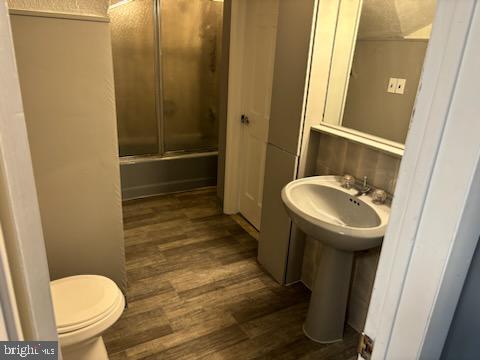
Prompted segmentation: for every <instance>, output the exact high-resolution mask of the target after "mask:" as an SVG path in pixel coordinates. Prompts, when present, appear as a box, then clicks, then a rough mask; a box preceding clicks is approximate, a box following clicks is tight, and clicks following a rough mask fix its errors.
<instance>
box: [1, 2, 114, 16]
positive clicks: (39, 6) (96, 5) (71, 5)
mask: <svg viewBox="0 0 480 360" xmlns="http://www.w3.org/2000/svg"><path fill="white" fill-rule="evenodd" d="M108 4H109V2H108V0H8V7H9V8H10V9H20V10H35V11H53V12H61V13H68V14H81V15H95V16H107V10H108Z"/></svg>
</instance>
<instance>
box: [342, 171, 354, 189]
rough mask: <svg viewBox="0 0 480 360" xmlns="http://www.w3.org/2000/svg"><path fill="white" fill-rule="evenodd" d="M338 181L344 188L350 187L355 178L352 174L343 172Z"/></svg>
mask: <svg viewBox="0 0 480 360" xmlns="http://www.w3.org/2000/svg"><path fill="white" fill-rule="evenodd" d="M340 182H341V184H342V187H344V188H345V189H351V188H352V187H353V185H355V178H354V177H353V176H352V175H349V174H345V175H343V176H342V179H341V181H340Z"/></svg>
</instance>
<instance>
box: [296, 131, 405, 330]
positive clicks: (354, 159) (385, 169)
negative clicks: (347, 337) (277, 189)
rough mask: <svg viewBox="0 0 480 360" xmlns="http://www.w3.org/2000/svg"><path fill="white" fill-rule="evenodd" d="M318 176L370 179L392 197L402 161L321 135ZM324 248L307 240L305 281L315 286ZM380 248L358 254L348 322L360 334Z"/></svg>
mask: <svg viewBox="0 0 480 360" xmlns="http://www.w3.org/2000/svg"><path fill="white" fill-rule="evenodd" d="M316 136H319V137H320V138H319V141H318V155H317V158H316V166H315V175H344V174H350V175H353V176H354V177H356V178H357V179H363V177H364V176H367V178H368V183H369V184H371V185H373V186H374V187H376V188H380V189H384V190H386V191H387V192H389V193H391V194H393V193H394V190H395V185H396V182H397V176H398V170H399V167H400V161H401V158H398V157H395V156H392V155H389V154H386V153H383V152H380V151H378V150H375V149H372V148H369V147H367V146H365V145H361V144H357V143H353V142H350V141H348V140H347V139H343V138H340V137H336V136H331V135H328V134H319V133H317V134H316ZM321 252H322V245H321V244H320V243H319V242H318V241H315V240H313V239H309V238H308V237H307V240H306V244H305V252H304V259H303V267H302V281H303V282H304V283H305V284H306V285H307V286H309V287H311V285H312V284H313V276H314V274H315V270H316V265H317V264H318V261H319V259H320V255H321ZM379 256H380V248H377V249H371V250H367V251H361V252H357V253H356V254H355V263H354V266H353V276H352V283H351V288H350V298H349V302H348V311H347V322H348V323H349V324H350V325H351V326H352V327H353V328H355V329H356V330H358V331H361V330H363V327H364V325H365V319H366V316H367V310H368V304H369V301H370V295H371V292H372V288H373V282H374V279H375V273H376V270H377V264H378V259H379Z"/></svg>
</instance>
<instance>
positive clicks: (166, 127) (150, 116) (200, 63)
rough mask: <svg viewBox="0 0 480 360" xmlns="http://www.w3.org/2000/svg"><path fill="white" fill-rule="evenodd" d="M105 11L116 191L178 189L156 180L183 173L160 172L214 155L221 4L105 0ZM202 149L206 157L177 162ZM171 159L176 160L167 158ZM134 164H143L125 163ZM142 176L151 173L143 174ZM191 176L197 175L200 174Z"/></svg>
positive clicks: (209, 0) (198, 0) (182, 0)
mask: <svg viewBox="0 0 480 360" xmlns="http://www.w3.org/2000/svg"><path fill="white" fill-rule="evenodd" d="M109 15H110V21H111V35H112V55H113V64H114V77H115V95H116V108H117V127H118V142H119V154H120V157H121V164H122V168H121V170H122V187H123V190H124V195H125V187H126V186H130V188H132V187H137V188H138V187H139V186H140V187H144V188H145V187H148V186H150V185H152V186H156V188H155V189H148V190H147V192H146V193H145V194H143V193H142V192H141V191H134V192H135V194H136V195H135V194H134V195H127V197H136V196H143V195H149V194H154V193H159V192H164V191H165V190H178V189H177V187H175V186H173V188H172V187H171V186H170V187H168V186H167V187H166V188H165V189H164V187H165V186H164V185H165V184H163V183H162V182H164V181H163V180H162V179H163V178H165V176H167V177H166V178H165V179H166V180H165V181H167V182H169V183H172V181H173V182H175V181H177V180H178V181H180V182H183V183H185V176H187V177H188V176H190V175H185V174H184V175H185V176H183V177H182V176H181V177H180V178H179V179H177V178H176V177H175V174H171V173H170V174H166V172H172V171H177V172H178V171H185V170H184V169H183V168H184V166H189V167H192V166H193V167H195V166H198V167H204V166H207V167H210V168H211V167H212V166H213V162H214V161H215V160H214V159H213V158H212V154H214V153H215V151H216V150H217V146H218V107H219V106H218V103H219V100H218V99H219V97H218V94H219V68H220V65H221V47H222V16H223V2H222V1H219V0H121V1H118V0H117V1H115V0H113V1H111V5H110V8H109ZM203 155H205V156H207V157H210V159H203V160H201V159H200V160H196V161H195V162H194V163H192V161H190V163H188V164H187V163H186V162H185V161H183V162H182V161H181V159H183V158H195V159H199V158H201V157H203ZM176 159H179V161H180V162H179V163H178V164H172V161H174V160H176ZM161 160H168V161H169V163H168V164H167V163H165V162H161ZM201 161H206V162H207V163H208V164H207V163H204V164H203V163H201ZM145 162H155V163H154V164H149V165H146V164H145ZM134 163H135V164H139V163H142V164H143V165H142V166H143V169H140V168H139V167H138V166H137V167H135V168H131V169H128V168H127V167H128V166H127V165H131V164H134ZM175 169H177V170H175ZM182 169H183V170H182ZM139 171H141V172H143V173H139ZM199 171H200V172H202V171H205V169H199ZM146 173H147V174H146ZM148 174H153V176H154V178H151V179H147V178H145V176H146V175H148ZM142 176H143V178H142ZM159 176H160V178H161V179H160V178H159ZM162 176H163V177H162ZM192 176H194V177H196V179H197V180H198V179H200V178H202V179H204V178H205V176H206V174H205V173H202V174H196V175H195V174H194V175H192ZM132 177H133V178H135V179H133V178H132ZM140 178H142V181H140V182H139V183H138V180H139V179H140ZM172 179H173V180H172ZM133 180H135V181H137V182H132V181H133ZM187 182H188V181H187ZM210 182H211V181H210ZM160 183H162V184H160ZM129 184H130V185H129ZM177 185H178V184H177ZM197 185H205V184H204V183H200V184H197ZM158 186H160V188H158ZM162 186H163V187H162ZM137 190H138V189H137Z"/></svg>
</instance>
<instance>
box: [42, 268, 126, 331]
mask: <svg viewBox="0 0 480 360" xmlns="http://www.w3.org/2000/svg"><path fill="white" fill-rule="evenodd" d="M50 288H51V292H52V301H53V309H54V312H55V319H56V323H57V332H58V334H59V335H63V334H65V335H66V334H68V333H72V332H76V331H78V330H81V329H83V328H87V327H89V326H91V325H94V324H97V323H99V322H101V321H102V319H105V318H108V317H109V316H110V315H111V314H112V313H116V312H117V311H118V309H119V307H120V308H121V310H123V305H124V299H123V294H122V293H121V292H120V290H119V289H118V287H117V285H116V284H115V283H114V282H113V281H112V280H110V279H108V278H106V277H104V276H99V275H77V276H70V277H66V278H63V279H58V280H55V281H52V282H51V283H50ZM107 322H108V321H107Z"/></svg>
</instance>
